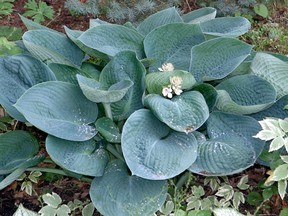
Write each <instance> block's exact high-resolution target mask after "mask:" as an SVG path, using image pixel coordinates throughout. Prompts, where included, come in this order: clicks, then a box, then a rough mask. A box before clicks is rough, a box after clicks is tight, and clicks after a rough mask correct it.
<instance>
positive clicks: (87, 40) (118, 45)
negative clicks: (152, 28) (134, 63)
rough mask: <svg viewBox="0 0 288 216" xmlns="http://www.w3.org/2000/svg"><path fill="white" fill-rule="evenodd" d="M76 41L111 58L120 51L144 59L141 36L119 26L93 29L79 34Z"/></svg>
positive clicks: (100, 26) (101, 26)
mask: <svg viewBox="0 0 288 216" xmlns="http://www.w3.org/2000/svg"><path fill="white" fill-rule="evenodd" d="M77 40H79V41H80V42H81V43H82V44H84V45H85V46H87V47H89V48H91V49H95V50H97V51H98V52H101V53H104V54H107V55H109V56H112V57H113V56H115V55H116V54H117V53H119V52H121V51H124V50H131V51H134V52H135V53H136V54H137V57H138V58H139V59H142V58H144V50H143V36H142V35H141V34H139V33H138V32H136V31H134V30H132V29H130V28H127V27H124V26H121V25H116V24H115V25H111V24H107V25H105V24H104V25H99V26H96V27H93V28H91V29H89V30H87V31H86V32H84V33H83V34H81V35H80V36H79V37H78V38H77Z"/></svg>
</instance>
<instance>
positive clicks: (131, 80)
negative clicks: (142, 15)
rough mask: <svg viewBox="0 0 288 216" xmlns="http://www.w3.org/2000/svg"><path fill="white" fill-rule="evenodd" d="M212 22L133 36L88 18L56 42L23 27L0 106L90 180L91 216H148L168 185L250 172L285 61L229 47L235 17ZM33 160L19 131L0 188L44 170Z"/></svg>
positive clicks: (150, 23) (2, 165)
mask: <svg viewBox="0 0 288 216" xmlns="http://www.w3.org/2000/svg"><path fill="white" fill-rule="evenodd" d="M215 16H216V10H215V9H214V8H202V9H199V10H196V11H192V12H190V13H188V14H185V15H183V16H180V15H179V14H178V12H177V10H176V9H175V8H168V9H166V10H163V11H160V12H158V13H156V14H154V15H152V16H150V17H148V18H147V19H145V20H144V21H143V22H142V23H141V24H140V25H139V26H137V27H135V26H133V25H131V23H126V24H124V25H117V24H110V23H107V22H105V21H102V20H99V19H96V20H91V22H90V28H89V29H88V30H86V31H84V32H82V31H78V30H71V29H69V28H67V27H65V31H66V34H63V33H59V32H56V31H54V30H52V29H49V28H47V27H44V26H41V25H39V24H36V23H34V22H32V21H30V20H27V19H26V18H23V17H22V19H23V22H24V23H25V25H26V26H27V28H28V29H29V30H28V31H27V32H26V33H25V34H24V35H23V38H22V41H21V42H20V43H23V44H24V46H21V47H22V49H23V53H22V54H19V55H15V56H4V57H1V58H0V75H1V77H5V79H1V81H0V82H1V85H0V86H1V91H0V103H1V105H2V106H3V107H4V108H5V109H6V111H7V112H8V113H9V114H10V115H11V116H12V117H14V118H15V119H17V120H19V121H23V122H26V121H28V122H30V123H31V124H33V125H34V126H35V127H37V128H39V129H41V130H42V131H44V132H46V133H48V136H47V138H46V141H45V145H46V150H47V152H48V154H49V156H50V157H51V159H52V160H53V161H54V162H55V163H56V164H58V165H59V166H60V167H61V168H63V169H64V170H67V171H69V173H75V174H74V175H76V174H78V175H77V176H79V175H85V176H90V177H93V178H94V180H93V183H92V185H91V190H90V196H91V199H92V201H93V203H94V205H95V207H96V208H97V210H98V211H99V212H100V213H101V214H103V215H108V216H113V215H117V216H119V215H120V216H121V215H123V216H124V215H125V216H127V215H133V216H135V215H141V216H142V215H151V214H152V213H154V212H156V211H157V210H158V209H159V208H160V207H161V205H162V204H163V203H164V201H165V198H166V194H167V179H170V178H173V177H175V176H177V175H180V174H181V173H183V172H184V171H186V170H188V171H190V172H193V173H198V174H203V175H229V174H234V173H237V172H240V171H242V170H244V169H246V168H248V167H250V166H252V165H253V164H254V162H255V161H256V159H257V157H258V156H259V154H260V153H261V151H262V149H263V147H264V141H261V140H259V139H256V138H254V137H253V136H254V135H255V134H257V133H258V132H259V131H260V130H261V127H260V125H259V123H258V121H257V120H259V118H261V116H263V115H265V114H263V113H265V112H267V109H268V110H269V112H270V113H272V114H273V112H274V111H275V112H282V113H283V112H286V111H283V109H282V107H281V106H280V105H279V103H280V102H281V103H283V101H282V100H285V101H286V100H287V98H286V96H285V95H286V94H287V91H288V89H287V86H286V85H285V84H284V83H286V79H287V78H286V76H287V75H283V73H284V69H283V68H285V70H287V68H288V67H287V62H286V61H287V58H286V57H283V56H280V55H278V56H276V57H274V56H272V55H269V54H266V53H255V52H254V51H252V46H251V45H249V44H246V43H244V42H242V41H240V40H238V39H237V37H238V36H240V35H242V34H244V33H246V32H247V31H248V29H249V28H250V23H249V21H248V20H246V19H245V18H242V17H236V18H235V17H234V18H233V17H222V18H216V17H215ZM23 47H25V48H23ZM264 62H265V64H266V66H265V67H264V70H263V68H262V67H263V66H262V64H263V63H264ZM269 65H273V67H269ZM271 74H272V75H271ZM272 76H273V79H272V78H271V77H272ZM11 86H13V88H12V87H11ZM282 96H284V97H282ZM281 97H282V98H281ZM280 109H281V111H279V110H280ZM286 114H287V113H286ZM251 116H252V117H251ZM29 146H30V149H33V150H31V151H27V152H26V153H25V154H22V149H26V150H27V149H29ZM20 147H21V148H20ZM37 151H38V144H37V142H36V141H35V139H34V138H33V137H32V136H31V135H30V134H28V133H27V132H23V131H13V132H8V133H6V134H3V135H1V136H0V155H1V156H0V175H5V176H7V175H8V176H7V178H6V179H4V180H3V181H2V182H1V183H0V186H1V188H4V187H5V186H7V185H9V184H10V183H11V182H12V181H13V180H14V179H16V178H17V176H18V174H21V173H22V172H24V171H25V170H26V169H27V168H28V167H31V166H37V164H38V163H39V162H40V161H42V160H43V157H39V156H38V157H35V156H34V155H36V154H37ZM30 169H32V168H30ZM10 173H11V174H10ZM9 174H10V175H9Z"/></svg>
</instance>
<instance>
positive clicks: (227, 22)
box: [200, 17, 251, 37]
mask: <svg viewBox="0 0 288 216" xmlns="http://www.w3.org/2000/svg"><path fill="white" fill-rule="evenodd" d="M200 26H201V29H202V31H203V33H204V34H207V35H213V36H221V37H223V36H225V37H238V36H240V35H243V34H245V33H247V32H248V30H249V29H250V28H251V23H250V22H249V20H247V19H246V18H244V17H219V18H216V19H211V20H208V21H206V22H202V23H200Z"/></svg>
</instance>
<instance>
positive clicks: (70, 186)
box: [0, 0, 287, 216]
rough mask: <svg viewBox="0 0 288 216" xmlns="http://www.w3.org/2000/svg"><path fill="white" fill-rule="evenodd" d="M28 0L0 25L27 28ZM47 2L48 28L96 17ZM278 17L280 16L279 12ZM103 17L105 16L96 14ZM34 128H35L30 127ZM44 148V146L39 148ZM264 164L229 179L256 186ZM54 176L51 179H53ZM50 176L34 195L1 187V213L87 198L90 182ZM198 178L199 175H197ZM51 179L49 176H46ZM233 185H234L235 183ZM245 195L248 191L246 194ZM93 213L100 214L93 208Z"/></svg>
mask: <svg viewBox="0 0 288 216" xmlns="http://www.w3.org/2000/svg"><path fill="white" fill-rule="evenodd" d="M26 1H27V0H16V1H15V3H14V5H15V6H14V11H13V13H12V14H11V15H10V16H9V17H8V18H7V17H4V18H2V19H0V26H3V25H6V26H17V27H21V28H22V30H23V31H26V28H25V26H24V25H23V23H22V21H21V19H20V17H19V16H18V14H23V13H24V11H25V9H24V8H23V6H24V5H25V2H26ZM44 1H45V2H46V3H47V4H48V5H51V6H52V7H53V8H54V10H55V18H54V19H53V20H52V21H49V20H47V21H45V22H44V23H42V24H43V25H46V26H48V27H49V28H52V29H55V30H57V31H60V32H63V31H64V29H63V26H67V27H69V28H71V29H75V30H76V29H77V30H86V29H87V28H88V26H89V19H91V18H95V17H92V16H90V15H83V16H72V15H71V14H70V13H69V11H68V10H67V9H65V8H64V2H65V1H64V0H44ZM195 2H196V1H195V0H190V1H188V0H187V1H184V3H183V5H182V8H181V9H182V10H183V11H184V12H188V11H191V10H193V9H195V8H196V7H197V5H196V3H195ZM279 14H280V17H281V13H279ZM99 18H101V19H104V20H105V17H99ZM33 130H34V129H33ZM34 133H36V135H37V137H38V138H39V139H40V141H41V140H44V138H43V137H44V136H45V134H43V133H41V132H39V131H37V130H36V129H35V131H34ZM42 151H43V152H45V150H44V149H42ZM266 172H267V170H266V168H264V167H261V166H259V165H255V166H254V167H252V168H250V169H248V170H246V171H244V172H243V173H240V174H237V175H234V176H231V177H229V181H230V182H231V184H233V183H235V182H238V181H239V179H240V178H241V176H243V175H248V176H249V184H250V185H251V186H253V187H255V188H257V185H258V184H259V182H261V181H262V180H263V179H266V178H267V175H266ZM53 178H54V179H53ZM53 178H52V179H51V175H50V176H49V175H48V176H47V175H45V176H44V178H41V180H40V181H39V183H38V184H34V185H33V189H34V193H33V196H29V195H27V194H26V193H25V192H23V191H21V190H20V185H21V183H20V182H14V183H13V184H11V185H10V186H9V187H7V188H5V189H4V190H2V191H0V216H11V215H13V213H14V212H15V210H16V209H17V206H18V205H19V204H20V203H22V204H23V205H24V207H26V208H28V209H30V210H34V211H39V209H40V208H41V202H40V200H39V195H42V194H45V193H47V192H52V191H53V192H56V193H57V194H59V195H60V197H61V198H62V200H63V203H68V202H69V201H73V200H75V199H79V200H81V201H85V200H87V199H89V187H90V184H89V183H85V182H82V181H79V180H77V179H72V178H67V177H59V176H53ZM199 178H201V177H199ZM49 179H51V180H49ZM235 186H236V185H235ZM246 195H247V194H246ZM266 204H267V206H268V207H269V208H262V209H261V210H260V212H261V213H262V214H261V215H279V212H280V210H281V209H282V208H284V207H286V206H287V200H286V199H285V200H283V201H281V199H280V198H279V196H277V195H274V196H273V197H272V199H271V200H270V201H269V202H267V203H266ZM240 209H241V212H243V213H244V212H247V211H250V213H252V212H254V211H255V209H256V207H255V206H250V205H248V204H245V205H241V207H240ZM76 215H81V214H80V212H79V211H78V213H76ZM94 215H100V214H99V213H97V212H95V214H94Z"/></svg>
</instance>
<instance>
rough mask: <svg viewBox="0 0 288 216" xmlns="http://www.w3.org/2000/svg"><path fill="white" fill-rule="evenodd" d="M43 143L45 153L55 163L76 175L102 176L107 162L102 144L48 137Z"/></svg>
mask: <svg viewBox="0 0 288 216" xmlns="http://www.w3.org/2000/svg"><path fill="white" fill-rule="evenodd" d="M45 143H46V149H47V152H48V154H49V155H50V157H51V159H52V160H53V161H54V162H55V163H57V164H58V165H59V166H61V167H63V168H65V169H67V170H69V171H71V172H75V173H78V174H82V175H88V176H102V175H103V173H104V169H105V167H106V165H107V163H108V161H109V155H108V152H107V151H106V150H105V149H104V146H103V144H101V143H96V142H95V140H93V139H90V140H88V141H84V142H74V141H68V140H63V139H59V138H56V137H53V136H50V135H49V136H48V137H47V138H46V142H45Z"/></svg>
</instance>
